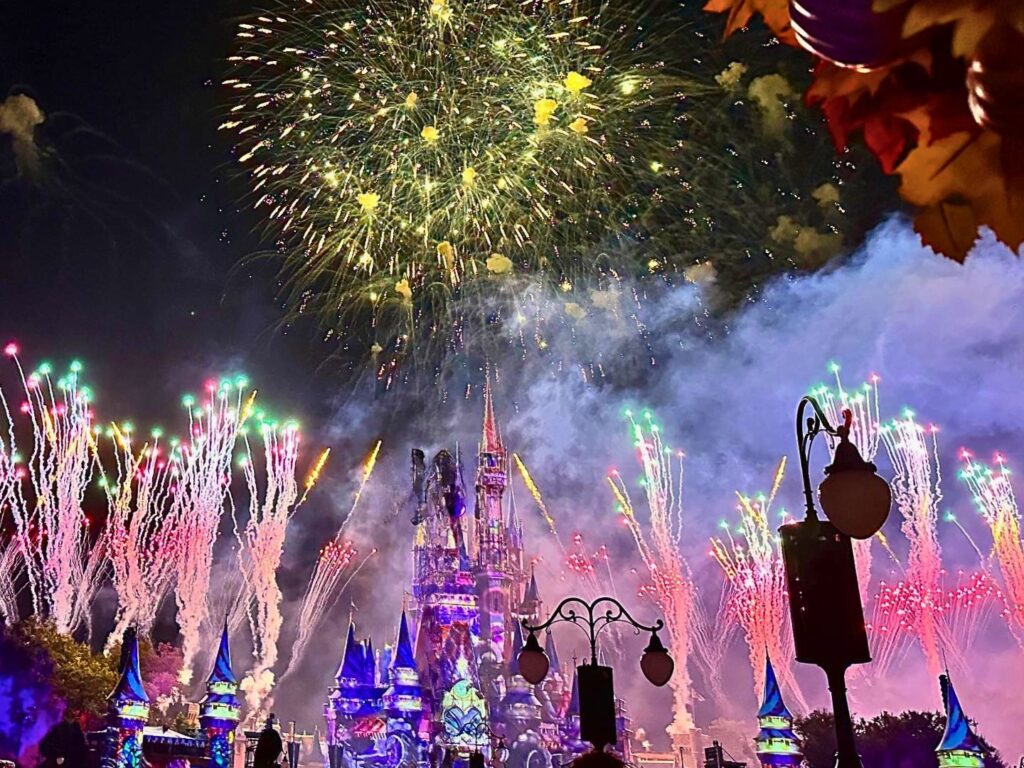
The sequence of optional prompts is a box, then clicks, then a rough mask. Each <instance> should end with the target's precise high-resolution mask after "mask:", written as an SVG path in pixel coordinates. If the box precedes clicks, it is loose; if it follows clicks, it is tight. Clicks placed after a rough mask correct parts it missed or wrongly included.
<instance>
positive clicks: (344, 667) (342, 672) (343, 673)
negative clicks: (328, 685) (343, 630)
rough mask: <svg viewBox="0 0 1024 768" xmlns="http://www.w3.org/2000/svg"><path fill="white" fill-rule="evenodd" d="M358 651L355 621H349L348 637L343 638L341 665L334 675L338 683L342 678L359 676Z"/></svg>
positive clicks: (356, 677) (359, 659)
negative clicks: (343, 648)
mask: <svg viewBox="0 0 1024 768" xmlns="http://www.w3.org/2000/svg"><path fill="white" fill-rule="evenodd" d="M360 653H361V652H360V648H359V643H358V642H357V641H356V623H355V622H354V621H349V623H348V638H347V639H346V640H345V652H344V655H343V656H342V658H341V666H340V667H338V674H337V676H336V679H337V680H338V682H339V684H340V682H341V680H342V679H358V678H359V662H360V661H361V658H360Z"/></svg>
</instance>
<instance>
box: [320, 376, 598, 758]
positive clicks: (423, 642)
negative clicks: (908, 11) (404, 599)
mask: <svg viewBox="0 0 1024 768" xmlns="http://www.w3.org/2000/svg"><path fill="white" fill-rule="evenodd" d="M425 459H426V457H425V454H424V453H423V451H420V450H413V452H412V488H413V494H412V495H413V499H414V510H413V514H412V520H413V523H414V525H415V538H414V546H413V571H414V573H413V580H412V585H411V590H410V593H411V598H412V599H411V604H410V605H409V609H408V614H406V612H403V613H402V614H401V617H400V620H399V624H398V632H397V638H396V641H395V644H394V646H393V647H391V648H385V649H384V650H383V651H381V652H379V653H375V652H374V649H373V644H372V642H371V641H370V640H368V639H360V638H358V637H357V635H356V630H355V626H354V625H352V624H351V623H350V626H349V630H348V638H347V641H346V644H345V650H344V656H343V658H342V662H341V666H340V668H339V670H338V674H337V677H336V681H335V685H334V686H333V687H332V688H331V691H330V694H329V697H328V701H327V704H326V706H325V708H324V714H325V718H326V720H327V741H328V747H329V749H328V753H329V757H330V762H331V768H360V767H361V766H373V767H374V768H376V767H377V766H380V767H381V768H384V767H385V766H386V767H387V768H400V767H405V768H412V766H414V765H427V764H429V765H432V766H437V767H438V768H440V766H455V765H460V764H465V763H468V762H469V761H470V757H471V755H473V754H474V753H478V752H479V753H481V755H482V756H483V758H484V759H485V760H497V761H499V762H501V763H503V764H504V765H507V766H509V768H552V766H554V767H555V768H557V766H559V765H562V764H565V763H567V762H568V761H569V760H571V759H572V758H573V757H574V756H575V755H576V754H579V753H580V752H582V751H584V749H585V748H586V745H584V744H582V743H581V742H580V741H579V700H578V698H579V697H578V693H576V689H575V687H574V685H573V682H572V681H570V679H569V678H568V677H567V676H566V675H565V673H564V670H563V669H562V668H561V667H560V665H559V663H558V651H557V648H555V645H554V639H553V637H552V636H551V635H548V637H547V640H546V650H547V653H548V656H549V658H550V659H551V672H550V673H549V674H548V676H547V678H546V679H545V680H544V682H543V683H541V684H540V685H537V686H533V685H530V684H529V683H527V682H526V680H525V679H524V678H523V677H522V676H521V675H520V674H519V670H518V668H517V663H516V658H517V655H518V653H519V651H520V649H521V648H522V645H523V633H522V629H521V620H522V619H523V618H526V619H528V620H530V621H531V622H533V623H536V622H537V620H538V619H539V618H540V616H541V615H542V601H541V595H540V591H539V589H538V587H537V582H536V580H535V579H534V577H533V574H532V573H531V572H530V571H529V570H528V569H527V568H526V566H525V561H524V553H523V528H522V524H521V523H520V521H519V518H518V515H517V513H516V508H515V502H514V499H513V498H512V495H511V492H510V493H509V503H508V504H507V505H506V498H505V490H506V487H507V483H508V466H509V465H508V453H507V451H506V448H505V444H504V443H503V441H502V438H501V432H500V430H499V427H498V421H497V419H496V418H495V414H494V403H493V400H492V396H491V387H490V381H489V380H488V383H487V385H486V387H485V389H484V419H483V434H482V437H481V441H480V445H479V450H478V453H477V466H476V473H475V483H474V489H473V491H472V499H471V501H472V510H468V509H467V507H468V506H469V503H468V502H467V499H468V498H469V496H470V494H469V493H467V487H466V485H465V483H464V480H463V466H462V461H461V457H460V456H459V454H458V452H457V451H456V453H455V454H452V453H451V452H449V451H447V450H441V451H439V452H438V453H437V455H436V456H434V458H433V460H432V461H431V463H430V464H429V465H428V464H427V463H426V460H425Z"/></svg>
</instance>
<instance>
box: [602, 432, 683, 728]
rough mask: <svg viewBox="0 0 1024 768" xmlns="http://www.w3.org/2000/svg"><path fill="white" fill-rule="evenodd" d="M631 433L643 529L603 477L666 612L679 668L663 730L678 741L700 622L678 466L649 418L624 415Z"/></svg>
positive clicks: (619, 488)
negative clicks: (694, 627) (685, 549)
mask: <svg viewBox="0 0 1024 768" xmlns="http://www.w3.org/2000/svg"><path fill="white" fill-rule="evenodd" d="M627 417H628V419H629V422H630V431H631V434H632V437H633V440H634V446H635V447H636V449H637V457H638V459H639V461H640V466H641V468H642V470H643V481H642V485H643V489H644V495H645V496H646V498H647V505H648V509H649V512H650V517H649V521H648V530H647V531H645V530H644V527H643V526H642V525H641V523H640V521H639V520H638V519H637V516H636V510H635V508H634V507H633V503H632V500H631V499H630V495H629V490H628V488H627V487H626V484H625V482H624V481H623V480H622V477H621V475H619V473H618V472H612V474H611V475H610V476H609V477H608V478H607V479H608V485H609V486H610V488H611V490H612V494H613V496H614V497H615V500H616V502H617V507H616V510H617V511H618V512H619V514H621V515H622V516H623V518H624V519H625V521H626V526H627V527H628V528H629V531H630V533H631V534H632V535H633V540H634V542H635V543H636V547H637V551H638V552H639V553H640V558H641V560H642V561H643V563H644V565H645V566H646V567H647V571H648V574H649V575H650V579H651V581H650V582H649V583H647V584H645V585H644V586H643V587H642V588H641V594H643V595H645V596H647V597H648V598H650V599H651V600H652V601H653V602H654V603H655V604H656V605H658V607H659V608H661V610H662V611H663V612H664V614H665V626H666V628H667V629H668V635H669V644H670V650H671V651H672V654H673V656H674V657H675V658H676V659H679V662H680V663H679V665H678V667H677V668H676V671H675V674H674V675H673V677H672V681H671V685H672V691H673V699H674V700H673V720H672V722H671V723H670V724H669V727H668V732H669V734H670V735H671V736H672V737H673V740H679V741H680V743H682V742H683V741H684V740H685V739H687V738H688V737H689V735H690V734H692V732H693V728H694V723H693V715H692V712H691V710H690V707H691V695H692V692H691V681H690V673H689V670H688V668H687V664H688V661H689V658H690V650H691V645H692V643H691V624H696V623H699V622H700V620H701V617H700V615H699V612H698V607H697V595H696V586H695V585H694V583H693V580H692V578H691V577H690V571H689V568H688V567H687V565H686V562H685V561H684V560H683V556H682V552H681V551H680V545H681V543H682V537H683V505H682V496H681V490H682V484H683V463H682V458H683V454H682V453H677V452H675V451H673V450H672V449H671V448H669V447H668V446H666V445H665V444H664V442H663V441H662V437H661V433H660V430H659V427H658V425H657V424H655V423H654V421H653V417H652V416H651V414H650V413H649V412H648V413H645V414H644V418H643V423H639V422H637V421H636V420H635V419H634V418H633V415H632V414H631V413H628V412H627Z"/></svg>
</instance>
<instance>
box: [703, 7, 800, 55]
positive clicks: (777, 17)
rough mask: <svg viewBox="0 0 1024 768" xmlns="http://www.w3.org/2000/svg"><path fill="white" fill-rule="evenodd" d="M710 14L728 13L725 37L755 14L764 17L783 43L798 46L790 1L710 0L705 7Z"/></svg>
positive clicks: (740, 27)
mask: <svg viewBox="0 0 1024 768" xmlns="http://www.w3.org/2000/svg"><path fill="white" fill-rule="evenodd" d="M704 10H705V11H707V12H708V13H727V14H729V15H728V18H727V19H726V22H725V36H726V37H728V36H729V35H731V34H732V33H733V32H735V31H736V30H739V29H743V27H745V26H747V24H749V23H750V19H751V18H752V17H753V16H754V14H755V13H759V14H761V16H763V17H764V23H765V25H767V27H768V29H770V30H771V31H772V34H773V35H775V36H776V37H777V38H778V39H779V40H780V41H781V42H783V43H785V44H786V45H792V46H795V45H796V35H795V34H794V32H793V29H792V27H791V26H790V23H789V2H788V0H708V2H707V3H705V5H704Z"/></svg>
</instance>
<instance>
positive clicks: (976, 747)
mask: <svg viewBox="0 0 1024 768" xmlns="http://www.w3.org/2000/svg"><path fill="white" fill-rule="evenodd" d="M939 686H940V687H941V688H942V705H943V707H944V708H945V710H946V730H945V732H944V733H943V734H942V740H941V741H940V742H939V746H938V747H936V749H935V754H936V756H937V757H938V758H939V768H982V766H984V765H985V753H984V751H983V750H982V748H981V744H980V743H979V742H978V738H977V737H976V736H975V735H974V732H973V731H972V730H971V724H970V723H969V722H968V721H967V716H966V715H965V714H964V710H963V708H962V707H961V706H960V699H959V698H957V695H956V691H955V690H954V689H953V683H952V682H950V680H949V675H939Z"/></svg>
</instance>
